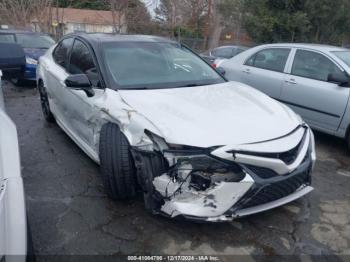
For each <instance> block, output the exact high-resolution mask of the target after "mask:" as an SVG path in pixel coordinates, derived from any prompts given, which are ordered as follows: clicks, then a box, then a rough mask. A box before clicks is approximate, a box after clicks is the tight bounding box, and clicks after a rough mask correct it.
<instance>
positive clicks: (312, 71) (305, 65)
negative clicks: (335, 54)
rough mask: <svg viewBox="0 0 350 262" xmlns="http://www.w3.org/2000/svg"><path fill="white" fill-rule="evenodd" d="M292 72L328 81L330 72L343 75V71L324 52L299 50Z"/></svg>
mask: <svg viewBox="0 0 350 262" xmlns="http://www.w3.org/2000/svg"><path fill="white" fill-rule="evenodd" d="M291 73H292V75H296V76H301V77H306V78H311V79H315V80H319V81H328V76H329V74H335V75H341V74H342V71H341V70H340V69H339V67H337V66H336V65H335V64H334V63H333V62H332V61H331V60H329V59H328V58H327V57H325V56H324V55H322V54H319V53H316V52H312V51H306V50H297V52H296V54H295V57H294V62H293V67H292V72H291Z"/></svg>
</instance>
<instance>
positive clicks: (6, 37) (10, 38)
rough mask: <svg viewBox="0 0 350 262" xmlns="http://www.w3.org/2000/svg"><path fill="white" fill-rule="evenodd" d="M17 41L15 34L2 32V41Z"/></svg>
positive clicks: (0, 35)
mask: <svg viewBox="0 0 350 262" xmlns="http://www.w3.org/2000/svg"><path fill="white" fill-rule="evenodd" d="M15 41H16V40H15V35H13V34H0V43H15Z"/></svg>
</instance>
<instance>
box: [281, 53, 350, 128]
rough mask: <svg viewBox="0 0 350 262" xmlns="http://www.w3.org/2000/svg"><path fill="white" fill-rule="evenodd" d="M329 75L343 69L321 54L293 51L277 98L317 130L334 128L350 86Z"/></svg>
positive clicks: (338, 123) (341, 112)
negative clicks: (332, 78)
mask: <svg viewBox="0 0 350 262" xmlns="http://www.w3.org/2000/svg"><path fill="white" fill-rule="evenodd" d="M329 74H344V72H343V70H342V69H341V68H340V67H339V66H338V65H336V64H335V63H334V62H333V61H331V60H330V59H329V58H328V57H326V56H325V55H324V54H321V53H318V52H314V51H310V50H303V49H298V50H296V53H295V56H294V60H293V64H292V68H291V72H290V75H286V76H285V81H284V84H283V89H282V95H281V101H283V102H285V103H286V104H287V105H289V106H290V107H292V108H293V110H295V111H296V112H297V113H299V114H300V115H301V116H302V117H303V118H304V119H305V121H307V122H308V123H309V124H310V125H311V126H313V127H316V128H318V129H321V130H324V131H328V132H334V131H336V130H337V129H338V127H339V125H340V122H341V119H342V117H343V114H344V112H345V108H346V105H347V102H348V98H349V91H350V89H349V88H347V87H341V86H339V85H338V84H335V83H331V82H328V75H329Z"/></svg>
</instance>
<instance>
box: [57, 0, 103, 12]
mask: <svg viewBox="0 0 350 262" xmlns="http://www.w3.org/2000/svg"><path fill="white" fill-rule="evenodd" d="M55 1H56V3H58V5H59V6H60V7H71V8H79V9H93V10H109V9H110V4H109V1H107V0H73V1H72V0H54V2H55Z"/></svg>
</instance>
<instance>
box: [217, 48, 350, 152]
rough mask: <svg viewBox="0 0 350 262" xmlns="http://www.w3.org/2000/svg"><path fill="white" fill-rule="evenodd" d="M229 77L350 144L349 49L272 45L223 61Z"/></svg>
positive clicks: (317, 128) (311, 124)
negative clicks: (265, 95) (290, 109)
mask: <svg viewBox="0 0 350 262" xmlns="http://www.w3.org/2000/svg"><path fill="white" fill-rule="evenodd" d="M218 67H219V68H218V69H217V70H218V71H220V72H225V77H226V78H227V79H228V80H231V81H238V82H241V83H244V84H247V85H250V86H252V87H254V88H256V89H258V90H260V91H261V92H264V93H265V94H267V95H268V96H270V97H272V98H274V99H276V100H278V101H280V102H282V103H284V104H286V105H288V106H289V107H291V108H292V109H293V110H294V111H295V112H296V113H298V114H299V115H301V117H302V118H303V119H304V120H305V121H306V122H307V123H308V124H309V125H310V126H311V127H312V128H314V129H315V130H319V131H322V132H325V133H328V134H330V135H334V136H337V137H340V138H343V139H345V140H346V141H347V145H348V147H349V149H350V103H349V101H350V50H349V49H346V48H341V47H336V46H328V45H316V44H268V45H261V46H257V47H254V48H251V49H249V50H247V51H245V52H243V53H241V54H239V55H237V56H235V57H233V58H231V59H228V60H225V61H222V62H220V63H219V64H218Z"/></svg>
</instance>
